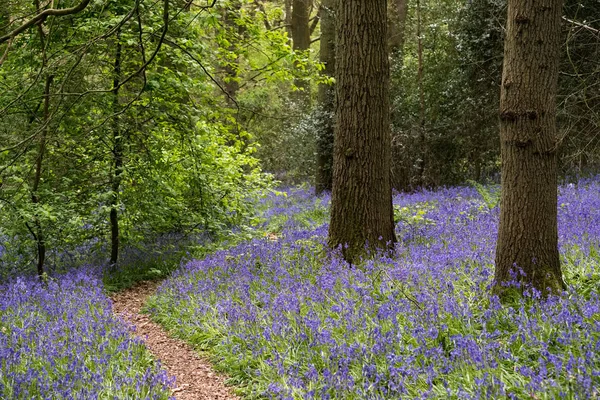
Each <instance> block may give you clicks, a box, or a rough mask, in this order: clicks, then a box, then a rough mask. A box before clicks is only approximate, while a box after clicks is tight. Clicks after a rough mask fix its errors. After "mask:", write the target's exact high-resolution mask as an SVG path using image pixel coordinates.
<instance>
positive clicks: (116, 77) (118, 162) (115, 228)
mask: <svg viewBox="0 0 600 400" xmlns="http://www.w3.org/2000/svg"><path fill="white" fill-rule="evenodd" d="M116 42H117V43H116V44H117V46H116V52H115V64H114V68H113V85H114V88H115V89H114V90H113V93H112V94H113V107H112V108H113V114H114V116H113V121H112V131H113V151H112V152H113V176H112V182H111V194H112V196H111V200H110V246H111V250H110V266H111V268H113V269H116V267H117V264H118V262H119V242H120V234H119V212H118V207H119V191H120V190H121V174H122V173H123V136H122V134H121V127H120V125H119V116H118V115H117V114H118V113H119V84H120V82H121V57H122V49H121V32H120V30H118V31H117V35H116Z"/></svg>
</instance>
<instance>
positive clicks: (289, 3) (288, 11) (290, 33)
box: [285, 0, 293, 41]
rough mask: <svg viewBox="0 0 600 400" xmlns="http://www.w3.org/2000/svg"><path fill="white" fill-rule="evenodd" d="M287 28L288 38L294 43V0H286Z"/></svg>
mask: <svg viewBox="0 0 600 400" xmlns="http://www.w3.org/2000/svg"><path fill="white" fill-rule="evenodd" d="M285 28H286V30H287V34H288V37H289V38H290V39H291V40H292V41H293V39H292V37H293V31H292V0H285Z"/></svg>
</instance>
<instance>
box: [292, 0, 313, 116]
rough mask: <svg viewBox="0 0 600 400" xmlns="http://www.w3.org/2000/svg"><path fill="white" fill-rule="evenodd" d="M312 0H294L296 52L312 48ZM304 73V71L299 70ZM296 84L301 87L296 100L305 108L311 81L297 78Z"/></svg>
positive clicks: (293, 14) (307, 102)
mask: <svg viewBox="0 0 600 400" xmlns="http://www.w3.org/2000/svg"><path fill="white" fill-rule="evenodd" d="M311 5H312V0H294V1H293V5H292V7H293V9H292V21H291V22H292V47H293V49H294V51H295V52H305V51H308V49H309V48H310V9H311ZM298 73H300V74H301V73H302V71H298ZM294 85H295V86H296V87H297V88H298V89H300V90H299V91H298V92H297V93H296V96H295V98H296V100H297V101H298V102H299V103H300V105H301V106H302V107H303V108H306V107H308V105H309V101H310V93H309V89H310V83H309V81H308V80H307V79H303V78H296V79H295V80H294Z"/></svg>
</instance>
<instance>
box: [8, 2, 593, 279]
mask: <svg viewBox="0 0 600 400" xmlns="http://www.w3.org/2000/svg"><path fill="white" fill-rule="evenodd" d="M51 3H52V4H51ZM56 3H60V4H56ZM331 4H333V3H331V1H330V0H323V1H322V2H317V1H314V2H313V1H309V0H285V1H267V0H263V1H261V0H255V1H247V0H243V1H238V0H234V1H197V2H193V1H183V0H178V1H163V2H161V1H145V0H131V1H94V0H91V1H83V2H77V1H65V0H63V1H54V2H52V1H33V2H30V1H20V0H11V1H7V2H3V4H2V5H1V6H0V85H1V88H2V89H1V90H0V212H1V215H2V219H1V220H0V235H1V236H2V248H1V249H0V260H1V262H2V265H3V268H2V269H1V270H0V275H1V276H8V275H13V274H15V273H17V272H23V271H33V268H36V270H37V272H38V273H43V272H45V271H52V270H56V269H66V268H70V267H72V266H75V265H80V264H82V263H88V264H108V265H111V266H112V267H113V268H116V267H117V266H118V265H119V264H128V263H129V262H130V261H129V260H128V259H127V257H130V256H131V257H134V255H135V257H138V256H139V253H140V252H141V253H144V254H145V256H147V257H156V256H157V255H161V256H162V255H164V254H166V253H167V252H168V251H169V249H170V250H174V251H178V250H179V249H183V248H185V249H187V250H189V249H190V248H193V245H194V244H197V243H198V242H199V241H200V242H202V241H203V240H204V239H206V238H215V237H218V236H225V235H230V234H231V233H232V232H234V233H235V234H236V235H239V236H241V237H244V235H246V236H247V235H251V233H250V231H251V229H246V228H251V227H252V226H253V224H254V225H255V224H257V223H258V221H257V220H256V217H255V213H254V210H255V204H256V202H257V201H258V199H259V198H261V197H262V196H264V194H265V192H266V191H270V190H272V189H273V188H274V187H275V185H276V182H280V183H283V184H286V185H289V184H295V183H300V182H310V184H315V185H316V188H317V190H318V191H321V190H327V189H329V188H330V180H331V177H330V174H329V173H328V171H330V165H331V159H330V153H331V148H332V142H333V136H332V112H333V111H332V110H333V102H334V99H333V90H332V88H333V87H334V85H335V82H334V79H333V78H332V76H333V71H332V68H334V67H335V62H334V61H335V57H334V56H335V48H334V47H332V46H331V43H334V42H335V38H334V37H332V30H331V29H328V27H327V23H328V22H327V21H330V20H331V15H330V13H331V12H332V7H331ZM81 5H84V7H83V8H82V9H81V10H79V12H77V13H73V14H71V15H66V16H63V17H60V18H55V17H49V18H41V19H39V20H36V21H34V23H33V24H32V25H31V27H30V29H27V30H26V31H23V32H19V34H18V35H14V29H18V27H19V26H21V25H22V24H23V23H26V22H27V21H30V19H29V18H31V17H32V16H35V15H40V14H37V10H41V9H46V8H52V6H53V7H55V8H56V7H57V6H59V8H68V7H80V6H81ZM505 19H506V3H505V2H504V1H501V0H475V1H456V0H443V1H433V0H415V1H407V0H397V1H393V2H390V4H389V50H390V55H391V56H390V57H391V63H392V64H391V70H392V76H391V78H392V79H391V84H392V86H391V99H390V100H391V104H392V136H393V141H392V151H393V157H392V164H393V165H392V183H393V186H394V188H395V189H396V190H398V191H412V190H416V189H418V188H421V187H428V188H433V187H439V186H444V185H456V184H465V183H468V182H478V183H497V182H499V169H500V159H499V147H500V146H499V140H498V131H499V120H498V108H499V104H498V103H499V93H500V80H501V74H502V48H503V40H504V33H505V31H504V26H505ZM599 20H600V4H599V3H598V2H597V1H594V0H586V1H570V0H569V1H567V2H566V4H565V8H564V17H563V21H562V22H563V38H564V40H563V45H562V51H561V67H560V78H559V98H558V128H559V142H560V150H559V166H560V173H561V175H562V177H563V178H567V179H568V178H571V177H580V176H584V175H588V174H593V173H595V172H597V171H598V166H599V163H600V151H599V145H600V137H599V134H598V132H599V126H600V66H599V65H598V62H597V60H598V59H599V56H600V54H599V53H600V31H599V30H598V24H599ZM329 23H331V22H329ZM190 245H191V246H192V247H190ZM124 248H125V249H128V251H126V252H124V251H122V249H124ZM136 249H141V250H140V251H136ZM153 249H155V251H156V253H153V251H154V250H153Z"/></svg>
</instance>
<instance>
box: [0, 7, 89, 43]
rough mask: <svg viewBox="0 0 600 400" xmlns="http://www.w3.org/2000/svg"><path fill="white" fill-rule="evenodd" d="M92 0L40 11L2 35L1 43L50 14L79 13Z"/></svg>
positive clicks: (0, 37)
mask: <svg viewBox="0 0 600 400" xmlns="http://www.w3.org/2000/svg"><path fill="white" fill-rule="evenodd" d="M90 2H91V0H82V2H81V3H79V4H78V5H76V6H75V7H71V8H49V9H47V10H44V11H42V12H41V13H39V14H38V15H36V16H35V17H33V18H31V19H30V20H29V21H27V22H25V23H24V24H23V25H21V26H19V27H18V28H16V29H14V30H13V31H11V32H9V33H7V34H6V35H4V36H0V43H4V42H6V41H8V40H10V39H12V38H14V37H15V36H17V35H19V34H20V33H22V32H24V31H26V30H27V29H29V28H31V27H32V26H34V25H36V24H39V23H41V22H43V21H44V20H45V19H46V18H48V17H50V16H55V17H62V16H65V15H72V14H77V13H79V12H81V11H83V10H84V9H85V8H86V7H87V6H88V5H89V4H90Z"/></svg>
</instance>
